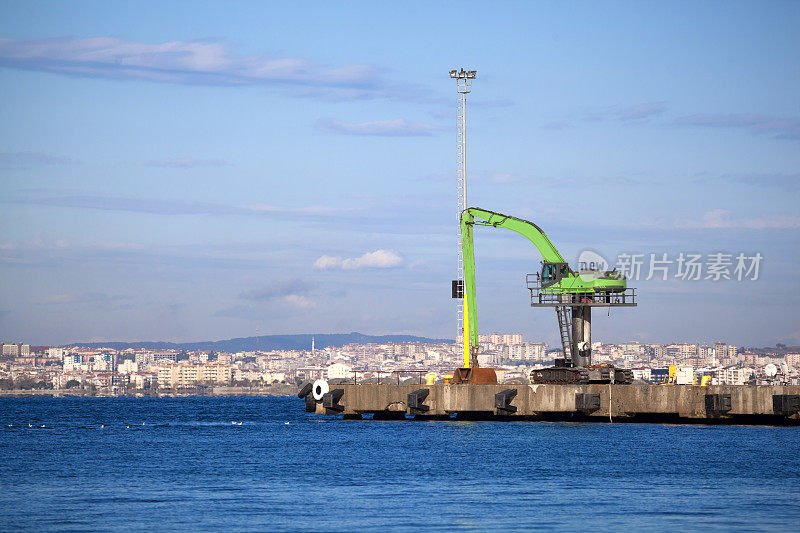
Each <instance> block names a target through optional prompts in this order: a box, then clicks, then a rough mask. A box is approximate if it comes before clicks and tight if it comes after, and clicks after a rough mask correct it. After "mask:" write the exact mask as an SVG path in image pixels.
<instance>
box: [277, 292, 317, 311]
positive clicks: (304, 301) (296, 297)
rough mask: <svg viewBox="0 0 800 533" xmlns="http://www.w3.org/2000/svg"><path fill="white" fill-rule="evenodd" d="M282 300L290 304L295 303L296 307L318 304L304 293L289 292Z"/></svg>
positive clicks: (305, 307)
mask: <svg viewBox="0 0 800 533" xmlns="http://www.w3.org/2000/svg"><path fill="white" fill-rule="evenodd" d="M282 300H283V301H284V302H286V303H287V304H289V305H293V306H295V307H301V308H303V309H308V308H311V307H316V306H317V304H316V302H314V300H312V299H311V298H308V297H307V296H303V295H302V294H289V295H287V296H284V297H283V298H282Z"/></svg>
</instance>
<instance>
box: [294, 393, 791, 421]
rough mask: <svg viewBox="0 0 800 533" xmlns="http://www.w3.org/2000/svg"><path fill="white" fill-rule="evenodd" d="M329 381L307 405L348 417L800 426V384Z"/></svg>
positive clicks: (308, 395)
mask: <svg viewBox="0 0 800 533" xmlns="http://www.w3.org/2000/svg"><path fill="white" fill-rule="evenodd" d="M326 385H327V384H326ZM327 388H328V389H329V390H326V391H324V394H319V393H320V392H322V391H320V390H317V391H315V390H312V387H308V386H307V387H305V388H304V389H302V390H301V392H300V394H299V396H301V397H303V398H305V407H306V410H307V411H310V412H311V411H313V412H316V413H317V414H327V415H344V417H345V418H362V417H363V415H370V414H372V415H373V416H374V418H375V419H400V418H407V417H409V416H411V417H415V418H422V419H424V418H450V417H452V416H455V417H456V418H460V419H496V420H586V421H598V422H609V421H613V422H674V423H731V424H747V423H753V424H788V425H800V387H798V386H734V385H720V386H706V387H700V386H693V385H608V384H590V385H389V384H364V385H328V386H327ZM304 392H305V394H303V393H304ZM315 392H316V393H317V394H316V395H315ZM315 396H316V397H315Z"/></svg>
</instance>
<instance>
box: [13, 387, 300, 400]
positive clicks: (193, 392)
mask: <svg viewBox="0 0 800 533" xmlns="http://www.w3.org/2000/svg"><path fill="white" fill-rule="evenodd" d="M296 394H297V387H294V386H289V387H280V388H278V387H276V388H274V389H273V388H271V387H270V388H250V387H209V388H208V389H206V390H203V391H198V390H197V389H178V390H171V389H164V390H145V391H131V392H111V391H91V390H83V389H80V390H72V389H42V390H27V389H21V390H0V398H31V397H46V396H50V397H53V398H84V397H86V398H176V397H189V396H209V397H229V396H230V397H233V396H295V395H296Z"/></svg>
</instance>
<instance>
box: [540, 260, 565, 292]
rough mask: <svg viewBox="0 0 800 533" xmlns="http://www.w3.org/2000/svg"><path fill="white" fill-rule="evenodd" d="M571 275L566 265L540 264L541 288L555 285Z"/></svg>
mask: <svg viewBox="0 0 800 533" xmlns="http://www.w3.org/2000/svg"><path fill="white" fill-rule="evenodd" d="M571 273H572V270H571V269H570V268H569V265H568V264H567V263H542V288H543V289H546V288H547V287H550V286H552V285H555V284H556V283H558V282H559V281H561V280H562V279H564V278H565V277H567V276H569V275H570V274H571Z"/></svg>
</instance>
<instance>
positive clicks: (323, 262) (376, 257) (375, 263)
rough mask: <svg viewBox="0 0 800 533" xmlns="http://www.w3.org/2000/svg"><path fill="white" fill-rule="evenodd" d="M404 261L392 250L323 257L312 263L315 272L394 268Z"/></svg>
mask: <svg viewBox="0 0 800 533" xmlns="http://www.w3.org/2000/svg"><path fill="white" fill-rule="evenodd" d="M404 262H405V259H403V257H402V256H401V255H400V254H398V253H397V252H396V251H394V250H375V251H374V252H367V253H365V254H364V255H362V256H360V257H350V258H344V259H342V258H341V257H334V256H330V255H323V256H322V257H320V258H319V259H317V260H316V261H315V262H314V269H316V270H333V269H341V270H361V269H364V268H395V267H398V266H400V265H402V264H403V263H404Z"/></svg>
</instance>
